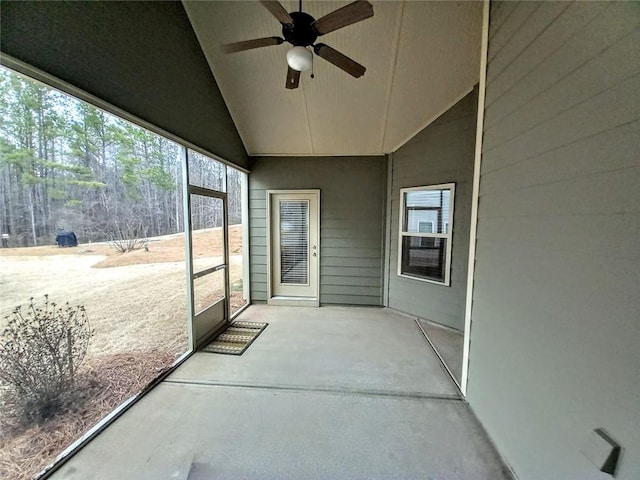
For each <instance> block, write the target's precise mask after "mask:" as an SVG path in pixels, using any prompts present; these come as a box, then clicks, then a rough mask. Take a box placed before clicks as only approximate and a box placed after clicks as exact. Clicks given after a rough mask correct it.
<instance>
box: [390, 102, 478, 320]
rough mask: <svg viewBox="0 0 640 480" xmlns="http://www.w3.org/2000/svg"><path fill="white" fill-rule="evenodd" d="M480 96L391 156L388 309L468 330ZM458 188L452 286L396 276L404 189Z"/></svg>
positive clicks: (439, 121) (435, 123) (452, 255)
mask: <svg viewBox="0 0 640 480" xmlns="http://www.w3.org/2000/svg"><path fill="white" fill-rule="evenodd" d="M477 108H478V92H477V89H474V90H473V92H471V93H469V94H468V95H467V96H465V97H464V98H463V99H462V100H460V101H459V102H458V103H457V104H456V105H454V106H453V107H452V108H451V109H449V110H448V111H447V112H446V113H444V114H443V115H442V116H440V117H439V118H438V119H437V120H436V121H435V122H433V123H432V124H430V125H429V126H428V127H426V128H425V129H424V130H422V131H421V132H420V133H419V134H417V135H416V136H415V137H414V138H413V139H411V140H410V141H409V142H408V143H407V144H405V145H404V146H403V147H401V148H400V149H398V151H397V152H395V153H394V154H393V170H392V175H393V177H392V179H393V181H392V187H391V196H390V198H389V199H388V200H387V201H390V202H391V224H390V225H391V244H390V252H389V259H390V262H389V265H388V269H389V305H388V306H389V307H391V308H394V309H396V310H400V311H403V312H406V313H410V314H412V315H416V316H418V317H420V318H426V319H428V320H431V321H434V322H437V323H441V324H443V325H447V326H449V327H452V328H456V329H458V330H463V329H464V308H465V298H466V289H467V262H468V258H469V226H470V222H471V197H472V187H473V163H474V148H475V132H476V112H477ZM451 182H455V184H456V193H455V199H454V208H455V211H454V212H453V223H454V225H453V230H452V235H453V237H452V240H453V242H452V251H451V285H450V286H448V287H447V286H444V285H437V284H433V283H427V282H423V281H420V280H413V279H411V278H405V277H400V276H398V229H399V225H398V222H399V217H400V208H401V205H400V189H401V188H406V187H418V186H422V185H433V184H439V183H451Z"/></svg>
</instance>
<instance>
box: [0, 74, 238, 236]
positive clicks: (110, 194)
mask: <svg viewBox="0 0 640 480" xmlns="http://www.w3.org/2000/svg"><path fill="white" fill-rule="evenodd" d="M180 148H181V147H180V146H179V145H178V144H176V143H174V142H172V141H170V140H168V139H166V138H163V137H161V136H159V135H156V134H155V133H152V132H149V131H148V130H145V129H143V128H141V127H138V126H136V125H133V124H131V123H129V122H126V121H124V120H121V119H119V118H117V117H115V116H113V115H111V114H108V113H106V112H104V111H102V110H100V109H98V108H96V107H93V106H91V105H88V104H86V103H84V102H81V101H79V100H77V99H75V98H73V97H70V96H68V95H66V94H63V93H61V92H58V91H57V90H53V89H51V88H49V87H47V86H45V85H43V84H41V83H39V82H36V81H34V80H31V79H28V78H25V77H23V76H21V75H19V74H16V73H14V72H12V71H10V70H8V69H5V68H0V233H2V234H8V235H9V245H10V246H14V247H17V246H34V245H48V244H54V243H55V236H56V232H57V231H58V230H60V229H68V230H73V231H74V232H75V233H76V235H77V236H78V239H79V241H80V242H81V243H85V242H98V241H109V240H112V239H113V238H115V237H118V236H121V235H122V234H125V235H128V236H136V237H149V236H157V235H165V234H169V233H177V232H181V231H183V230H184V219H183V197H182V195H183V184H182V163H181V162H182V160H181V156H180V153H181V151H180ZM226 170H228V178H227V179H226V182H227V191H228V196H229V197H228V203H229V205H228V208H229V223H230V224H232V225H233V224H237V223H240V222H241V211H242V210H241V205H240V202H241V194H240V188H241V187H240V183H241V173H240V172H239V171H237V170H235V169H232V168H228V169H226V168H225V166H224V165H223V164H222V163H220V162H217V161H215V160H212V159H210V158H208V157H205V156H204V155H201V154H199V153H196V152H190V154H189V175H190V181H191V183H192V184H196V185H200V186H205V187H209V188H215V189H222V188H223V186H224V184H225V171H226ZM192 222H193V225H194V228H195V229H199V228H207V227H216V226H221V225H222V203H221V202H219V201H216V202H213V201H211V199H207V198H202V197H195V198H192Z"/></svg>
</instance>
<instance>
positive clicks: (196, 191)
mask: <svg viewBox="0 0 640 480" xmlns="http://www.w3.org/2000/svg"><path fill="white" fill-rule="evenodd" d="M191 195H199V196H202V197H209V198H217V199H220V200H222V242H223V246H222V247H223V248H222V263H221V264H219V265H216V266H214V267H211V268H208V269H206V270H204V271H203V272H198V273H194V268H193V264H194V259H193V225H192V222H191ZM186 197H187V199H186V202H185V205H184V208H185V218H187V219H188V223H187V222H185V234H186V235H185V240H186V255H187V294H188V299H189V305H188V306H189V318H190V324H191V325H190V327H191V328H190V337H191V338H190V341H191V345H192V347H193V348H194V349H197V348H199V347H201V346H202V345H204V344H205V343H207V342H208V341H209V339H210V338H211V337H212V336H213V335H214V334H215V333H216V332H217V331H219V330H220V329H221V328H222V327H223V326H224V325H226V324H228V323H229V312H230V310H229V252H228V244H229V232H228V227H229V224H228V205H227V194H226V193H224V192H218V191H217V190H211V189H208V188H204V187H198V186H195V185H189V186H188V187H187V189H186ZM219 270H224V298H222V299H220V300H218V301H216V302H215V303H213V304H211V305H209V306H208V307H207V308H205V309H204V310H202V311H201V312H196V310H195V297H194V286H193V282H194V280H195V279H196V278H199V277H201V276H204V275H208V274H210V273H215V272H217V271H219ZM205 272H206V273H205Z"/></svg>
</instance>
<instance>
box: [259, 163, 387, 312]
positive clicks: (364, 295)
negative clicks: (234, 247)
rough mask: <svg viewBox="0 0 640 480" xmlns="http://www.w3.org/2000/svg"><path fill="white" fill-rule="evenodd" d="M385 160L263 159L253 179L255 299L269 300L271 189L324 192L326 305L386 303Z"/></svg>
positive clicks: (322, 244) (323, 284) (322, 287)
mask: <svg viewBox="0 0 640 480" xmlns="http://www.w3.org/2000/svg"><path fill="white" fill-rule="evenodd" d="M385 176H386V170H385V159H384V157H302V158H297V157H258V158H252V159H251V175H250V176H249V218H250V235H249V237H250V240H249V242H250V243H249V245H250V250H251V256H250V266H251V299H252V300H254V301H266V300H267V229H266V217H267V209H266V195H267V194H266V191H267V190H285V189H305V188H309V189H310V188H318V189H320V303H321V304H352V305H380V304H381V301H382V297H381V294H382V286H381V284H382V255H383V253H382V252H383V236H382V233H383V211H384V189H385Z"/></svg>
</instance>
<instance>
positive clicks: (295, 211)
mask: <svg viewBox="0 0 640 480" xmlns="http://www.w3.org/2000/svg"><path fill="white" fill-rule="evenodd" d="M267 197H268V205H269V232H270V236H269V239H270V242H269V252H268V256H269V259H268V261H269V266H270V268H269V271H270V274H269V277H270V278H269V287H270V288H269V303H271V304H279V305H287V304H289V305H309V306H318V305H319V294H318V293H319V292H318V285H319V279H318V277H319V264H320V244H319V233H320V232H319V229H320V226H319V224H320V222H319V219H320V214H319V204H320V192H319V191H318V190H296V191H294V190H287V191H269V192H267Z"/></svg>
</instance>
